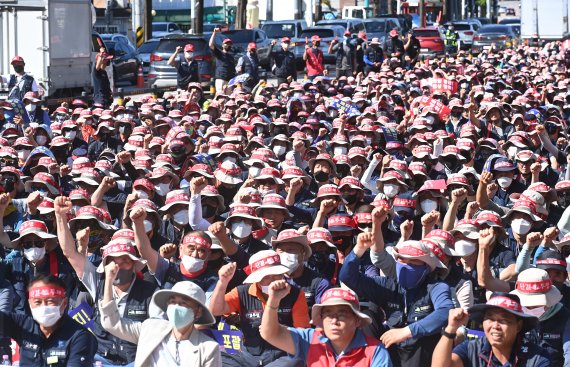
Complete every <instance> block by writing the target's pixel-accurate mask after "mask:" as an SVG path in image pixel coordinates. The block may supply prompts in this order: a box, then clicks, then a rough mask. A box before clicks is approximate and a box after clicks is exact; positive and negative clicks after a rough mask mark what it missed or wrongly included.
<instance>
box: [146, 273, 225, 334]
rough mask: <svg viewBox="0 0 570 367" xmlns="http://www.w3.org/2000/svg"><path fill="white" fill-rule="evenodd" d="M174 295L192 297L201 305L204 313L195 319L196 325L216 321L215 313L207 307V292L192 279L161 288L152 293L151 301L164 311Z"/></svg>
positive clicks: (209, 323)
mask: <svg viewBox="0 0 570 367" xmlns="http://www.w3.org/2000/svg"><path fill="white" fill-rule="evenodd" d="M173 296H181V297H185V298H190V299H191V300H192V301H194V302H196V303H197V304H198V305H199V306H200V308H201V310H202V315H201V316H200V317H199V318H197V319H196V320H194V325H211V324H214V323H215V322H216V319H215V317H214V315H212V313H211V312H210V310H208V307H206V294H205V293H204V291H203V290H202V288H200V287H199V286H198V285H196V284H195V283H193V282H191V281H181V282H178V283H176V284H174V286H173V287H172V288H171V289H161V290H158V291H156V292H155V293H154V294H153V295H152V300H151V302H152V303H153V304H155V305H156V306H157V307H158V308H160V309H161V310H162V311H164V312H166V310H167V308H168V302H169V301H170V298H171V297H173Z"/></svg>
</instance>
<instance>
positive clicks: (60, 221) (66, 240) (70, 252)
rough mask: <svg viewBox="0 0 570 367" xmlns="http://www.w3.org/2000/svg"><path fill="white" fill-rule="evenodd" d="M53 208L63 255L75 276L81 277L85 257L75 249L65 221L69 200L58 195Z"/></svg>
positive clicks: (69, 204) (69, 206)
mask: <svg viewBox="0 0 570 367" xmlns="http://www.w3.org/2000/svg"><path fill="white" fill-rule="evenodd" d="M54 208H55V222H56V227H57V239H58V241H59V245H60V246H61V250H62V252H63V255H64V256H65V257H66V258H67V260H68V261H69V263H70V264H71V266H72V267H73V270H75V273H76V274H77V277H78V278H79V279H82V278H83V271H84V269H85V262H86V261H87V259H86V258H85V256H84V255H83V254H81V253H80V252H79V251H77V247H76V246H75V240H74V239H73V235H72V234H71V230H70V229H69V224H68V223H67V213H68V212H69V210H71V200H70V199H69V198H67V197H65V196H59V197H57V198H56V199H55V203H54Z"/></svg>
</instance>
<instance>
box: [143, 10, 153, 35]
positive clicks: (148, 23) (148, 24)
mask: <svg viewBox="0 0 570 367" xmlns="http://www.w3.org/2000/svg"><path fill="white" fill-rule="evenodd" d="M144 30H145V33H144V34H145V40H147V41H148V40H149V39H151V38H152V0H145V1H144Z"/></svg>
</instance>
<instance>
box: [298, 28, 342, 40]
mask: <svg viewBox="0 0 570 367" xmlns="http://www.w3.org/2000/svg"><path fill="white" fill-rule="evenodd" d="M315 35H316V36H319V37H320V38H330V37H334V31H333V30H332V29H306V30H304V31H303V32H301V36H300V37H301V38H303V37H307V38H311V37H312V36H315Z"/></svg>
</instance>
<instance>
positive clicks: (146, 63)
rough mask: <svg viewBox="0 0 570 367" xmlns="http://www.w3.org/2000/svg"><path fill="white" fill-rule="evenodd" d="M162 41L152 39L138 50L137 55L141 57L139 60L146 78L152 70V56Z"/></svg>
mask: <svg viewBox="0 0 570 367" xmlns="http://www.w3.org/2000/svg"><path fill="white" fill-rule="evenodd" d="M159 41H160V39H158V38H152V39H149V40H148V41H146V42H145V43H143V44H142V45H141V47H139V48H137V54H138V55H139V60H140V61H141V64H142V69H143V74H144V75H145V76H146V75H147V74H148V71H149V70H150V55H151V54H152V53H153V52H154V50H155V49H156V46H158V42H159Z"/></svg>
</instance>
